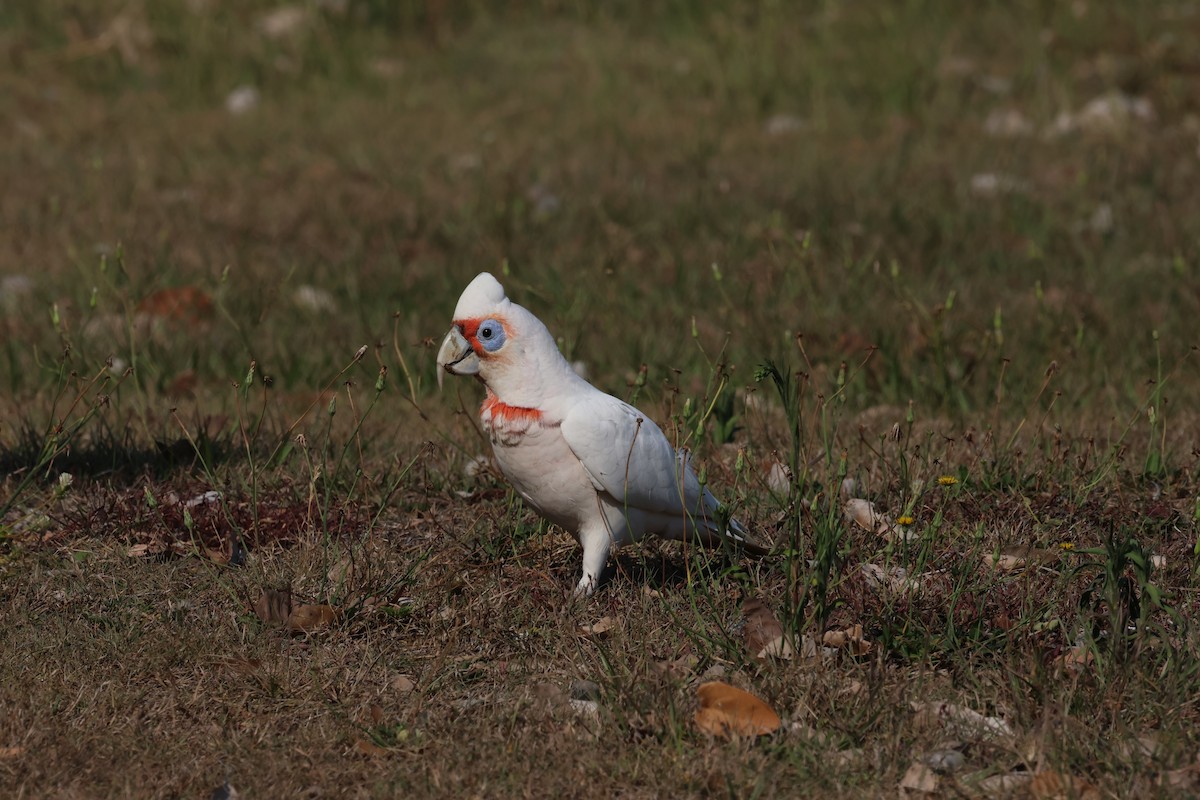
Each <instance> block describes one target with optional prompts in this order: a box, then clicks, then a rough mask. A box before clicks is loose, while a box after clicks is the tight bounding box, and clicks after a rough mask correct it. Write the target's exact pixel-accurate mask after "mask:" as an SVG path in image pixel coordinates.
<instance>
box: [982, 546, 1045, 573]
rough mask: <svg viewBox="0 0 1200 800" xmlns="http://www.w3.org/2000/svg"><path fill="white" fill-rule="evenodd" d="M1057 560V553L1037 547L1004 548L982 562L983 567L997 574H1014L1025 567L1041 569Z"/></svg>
mask: <svg viewBox="0 0 1200 800" xmlns="http://www.w3.org/2000/svg"><path fill="white" fill-rule="evenodd" d="M1058 558H1059V554H1058V551H1055V550H1047V549H1044V548H1038V547H1006V548H1004V549H1003V550H1001V551H1000V552H999V553H992V554H991V555H989V556H988V557H987V560H986V561H984V566H985V567H991V568H992V569H994V570H996V571H997V572H1016V571H1017V570H1019V569H1025V568H1026V567H1041V566H1045V565H1047V564H1052V563H1054V562H1055V561H1057V560H1058Z"/></svg>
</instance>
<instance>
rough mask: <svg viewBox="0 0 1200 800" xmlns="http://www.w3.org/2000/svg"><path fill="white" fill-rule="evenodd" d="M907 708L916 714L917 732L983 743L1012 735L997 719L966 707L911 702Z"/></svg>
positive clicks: (936, 701) (1010, 729)
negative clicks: (922, 731)
mask: <svg viewBox="0 0 1200 800" xmlns="http://www.w3.org/2000/svg"><path fill="white" fill-rule="evenodd" d="M909 707H910V708H912V710H913V712H914V714H915V716H914V718H913V726H914V727H915V728H916V729H917V730H925V731H932V730H938V731H942V732H944V733H945V734H946V735H948V736H951V737H953V738H956V739H965V740H967V741H986V740H991V739H997V738H1008V737H1011V736H1012V735H1013V729H1012V726H1011V725H1009V724H1008V723H1007V722H1005V721H1004V720H1003V719H1001V718H1000V717H986V716H984V715H983V714H980V713H979V712H978V711H975V710H974V709H971V708H967V707H966V706H959V705H955V704H954V703H945V702H942V701H939V700H933V701H929V702H920V701H914V702H912V703H910V704H909Z"/></svg>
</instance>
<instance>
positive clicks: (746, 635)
mask: <svg viewBox="0 0 1200 800" xmlns="http://www.w3.org/2000/svg"><path fill="white" fill-rule="evenodd" d="M742 616H744V617H745V620H746V621H745V624H743V626H742V641H743V642H745V643H746V649H747V650H749V651H750V652H751V653H755V654H757V655H758V657H759V658H761V657H762V652H763V650H764V648H766V647H767V646H768V645H770V644H772V643H773V642H775V641H777V640H779V639H781V638H782V637H783V626H782V625H780V624H779V620H777V619H776V618H775V615H774V614H773V613H772V612H771V609H769V608H767V605H766V603H764V602H763V601H762V600H759V599H758V598H757V597H750V598H748V599H747V600H746V602H744V603H742Z"/></svg>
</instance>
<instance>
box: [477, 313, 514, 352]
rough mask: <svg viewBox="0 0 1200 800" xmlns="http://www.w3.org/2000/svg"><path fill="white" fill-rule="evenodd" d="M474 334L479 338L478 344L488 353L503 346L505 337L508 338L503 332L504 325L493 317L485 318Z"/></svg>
mask: <svg viewBox="0 0 1200 800" xmlns="http://www.w3.org/2000/svg"><path fill="white" fill-rule="evenodd" d="M475 335H476V337H477V338H478V339H479V344H480V346H482V347H483V349H484V350H486V351H488V352H489V353H494V352H496V351H497V350H499V349H500V348H501V347H503V346H504V341H505V339H507V338H508V336H507V334H505V332H504V326H503V325H501V324H500V323H499V322H497V321H496V320H494V319H485V320H484V321H483V322H481V323H480V324H479V330H478V332H477V333H476V334H475Z"/></svg>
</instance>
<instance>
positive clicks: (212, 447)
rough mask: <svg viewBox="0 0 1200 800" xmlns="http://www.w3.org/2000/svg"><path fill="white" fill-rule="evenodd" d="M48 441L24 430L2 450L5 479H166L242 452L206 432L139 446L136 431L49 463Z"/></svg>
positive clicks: (84, 445)
mask: <svg viewBox="0 0 1200 800" xmlns="http://www.w3.org/2000/svg"><path fill="white" fill-rule="evenodd" d="M46 446H47V443H46V438H45V436H44V435H43V434H42V433H40V432H39V431H37V430H35V429H34V428H32V427H30V426H28V425H24V426H22V428H21V430H20V433H19V434H18V435H17V437H16V441H15V442H14V443H12V444H8V443H5V444H2V445H0V474H5V475H18V474H23V473H25V472H26V471H28V470H31V469H40V470H42V471H44V473H45V475H44V477H43V480H46V481H50V480H54V479H55V478H56V477H57V476H58V475H59V474H61V473H64V472H65V473H69V474H71V475H73V476H75V477H80V478H92V479H96V478H106V479H109V480H116V481H118V482H124V481H131V480H133V479H136V478H139V477H143V476H146V475H150V476H152V477H156V478H162V477H166V476H168V475H172V474H175V473H179V472H189V471H191V470H194V469H200V468H202V467H201V465H202V464H207V465H208V466H209V468H212V467H214V466H216V465H217V464H221V463H224V462H226V461H228V460H230V459H231V458H233V457H235V455H236V453H237V452H238V449H237V448H236V447H235V446H234V443H233V442H232V441H231V439H230V438H229V436H226V435H218V436H215V437H214V436H211V435H209V434H208V433H207V432H206V431H201V432H200V433H199V434H198V435H197V436H196V438H195V441H194V443H193V441H190V440H188V439H187V438H185V437H178V438H175V439H171V440H155V441H153V442H149V443H148V442H145V441H138V440H137V439H136V438H135V437H134V435H133V433H132V431H128V430H127V431H125V432H124V433H122V434H117V433H114V432H111V431H106V432H104V433H101V434H100V435H98V436H89V437H87V438H86V439H84V440H81V441H79V442H76V443H72V444H70V445H69V446H68V447H67V448H66V449H65V450H64V452H62V453H60V454H59V455H57V456H55V457H54V458H53V459H51V460H50V462H49V463H48V464H46V463H45V460H44V455H43V454H44V453H45V448H46Z"/></svg>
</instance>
